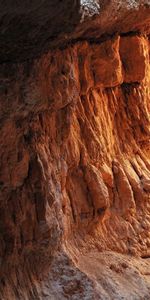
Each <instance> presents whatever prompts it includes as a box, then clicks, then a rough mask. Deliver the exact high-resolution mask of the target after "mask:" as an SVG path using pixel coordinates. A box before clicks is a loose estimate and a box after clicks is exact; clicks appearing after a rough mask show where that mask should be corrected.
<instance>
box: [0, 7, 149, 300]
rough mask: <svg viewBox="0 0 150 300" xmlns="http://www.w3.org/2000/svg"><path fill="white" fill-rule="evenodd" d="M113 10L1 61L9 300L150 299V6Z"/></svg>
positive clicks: (2, 201) (2, 279)
mask: <svg viewBox="0 0 150 300" xmlns="http://www.w3.org/2000/svg"><path fill="white" fill-rule="evenodd" d="M112 2H113V1H110V4H108V3H106V7H105V6H103V5H102V3H99V5H100V7H99V8H101V9H102V15H100V16H92V17H91V18H92V19H90V20H91V23H90V22H89V21H88V22H89V24H88V23H86V21H85V23H82V24H81V25H79V24H77V28H76V29H74V31H73V32H72V35H71V39H72V38H73V35H74V37H75V36H77V35H78V34H79V32H80V34H79V35H80V39H77V40H76V41H75V40H74V42H73V43H72V44H71V45H65V47H63V48H62V47H60V48H58V47H56V48H55V49H50V50H49V51H48V52H47V53H45V54H43V55H41V57H40V58H35V59H34V60H32V61H28V60H27V61H25V62H22V63H15V62H11V63H9V64H8V63H6V62H5V63H2V64H1V67H0V126H1V127H0V256H1V260H0V298H1V299H3V300H13V299H14V300H15V299H19V300H20V299H21V300H23V299H31V300H32V299H36V300H38V299H56V300H57V299H79V298H82V299H88V300H92V299H122V298H121V297H124V299H129V297H130V298H131V299H132V298H133V299H135V300H138V299H139V300H140V299H150V298H149V294H150V278H149V271H148V270H149V268H150V263H149V256H150V89H149V87H150V64H149V62H150V56H149V55H150V51H149V49H150V48H149V26H148V24H149V23H148V19H149V5H148V1H143V2H142V1H141V2H140V1H133V2H132V4H133V6H132V5H131V7H128V5H127V1H125V2H124V5H123V4H122V3H121V2H119V1H118V3H117V1H114V3H113V4H114V6H112ZM44 3H46V2H44ZM125 3H126V5H125ZM130 4H131V3H130ZM135 4H136V5H137V6H136V7H135ZM3 5H4V4H3ZM43 5H46V4H43ZM47 5H48V4H47ZM61 5H64V4H61ZM76 5H77V2H76ZM116 5H117V8H118V11H119V7H120V13H118V18H119V19H118V22H119V23H113V20H115V19H113V16H114V15H113V16H112V26H110V24H109V23H108V27H105V22H104V23H101V22H102V20H103V16H106V13H107V14H108V16H109V14H110V12H111V11H112V10H114V9H115V7H116ZM119 5H120V6H119ZM66 7H67V6H66ZM10 8H11V6H10ZM33 8H34V9H35V6H34V2H33ZM33 8H32V9H33ZM97 8H98V6H97ZM18 9H19V6H17V7H16V8H15V6H14V10H16V11H17V10H18ZM20 9H21V8H20ZM30 9H31V7H30ZM80 9H81V7H80ZM129 9H130V10H129ZM127 11H128V17H127V18H125V16H127V15H126V14H125V15H124V12H127ZM37 12H38V9H37ZM68 12H69V11H68ZM28 13H29V11H28ZM41 13H42V11H41ZM88 14H89V13H88ZM91 14H92V12H91ZM75 15H76V14H75ZM29 16H30V14H29ZM123 16H124V18H123ZM133 16H134V19H133V20H132V21H130V18H131V17H133ZM141 16H142V17H141ZM76 17H77V15H76ZM121 17H122V19H120V18H121ZM142 18H143V19H142ZM85 19H86V16H85ZM36 20H37V19H36ZM121 20H122V22H121ZM60 21H61V20H60ZM133 21H134V22H133ZM126 22H128V26H127V28H126V24H127V23H126ZM84 24H85V28H88V27H87V26H91V29H90V30H91V31H90V32H89V33H88V34H89V36H91V33H92V30H94V32H95V33H93V36H94V40H89V39H87V38H86V35H88V34H87V32H85V31H84V35H83V36H84V38H83V39H84V40H82V38H81V37H83V36H82V34H83V31H82V29H83V27H84ZM93 24H95V25H93ZM117 24H119V25H117ZM137 24H138V25H137ZM102 25H103V26H102ZM17 26H18V23H17ZM80 26H81V27H80ZM82 26H83V27H82ZM95 26H96V27H95ZM109 26H110V27H109ZM115 26H120V27H119V28H120V30H122V31H121V32H122V33H124V32H125V31H126V30H127V31H129V32H128V33H126V34H125V35H124V34H123V35H122V34H120V32H118V30H115V29H114V28H118V27H115ZM121 26H122V27H121ZM66 28H67V27H66ZM95 28H99V30H100V32H99V35H98V36H97V33H98V31H97V29H96V31H95ZM108 28H109V29H110V28H111V31H112V32H113V33H114V34H113V36H108V33H109V30H107V29H108ZM123 28H124V29H123ZM125 28H126V30H125ZM137 28H138V32H137ZM133 29H134V30H133ZM62 30H63V29H62ZM132 30H133V31H134V32H132V34H131V31H132ZM103 31H104V32H106V34H107V38H106V39H103V38H102V32H103ZM116 31H117V32H116ZM16 32H17V31H16ZM46 32H47V33H48V31H47V30H46ZM56 40H58V42H59V43H60V39H59V38H58V39H56ZM44 41H45V40H43V43H44ZM16 45H17V46H16V47H17V49H20V50H21V48H18V47H19V46H18V44H16ZM62 45H63V43H62V44H61V46H62ZM27 48H28V47H27ZM31 48H32V47H31ZM2 49H5V48H4V47H2ZM20 50H17V51H20ZM13 51H14V50H12V51H8V57H9V55H10V58H12V60H13V58H14V61H15V59H16V58H15V57H14V54H13ZM39 53H40V52H39ZM36 54H37V53H36ZM32 55H34V51H33V52H32ZM29 56H30V54H29ZM18 57H20V58H19V59H21V56H18ZM25 57H26V56H24V54H23V58H24V59H25ZM2 60H3V56H2ZM105 251H106V252H105ZM112 251H115V252H116V254H115V253H114V252H112ZM120 253H122V254H123V255H121V254H120ZM134 256H137V257H142V258H136V259H135V258H134ZM144 258H145V260H144ZM138 259H139V261H138ZM143 260H144V261H143ZM103 264H104V265H105V267H104V270H103V271H102V273H101V272H100V271H98V270H97V268H96V266H98V269H99V270H101V269H102V267H103ZM139 264H142V266H141V267H140V266H139ZM92 268H93V269H92ZM116 274H117V275H116ZM118 274H119V275H118ZM120 274H121V275H120ZM105 276H107V279H105ZM110 276H112V279H111V277H110ZM134 276H135V277H134ZM127 278H130V280H131V282H132V283H133V286H134V288H133V289H131V286H128V287H127V289H128V291H127V290H126V284H127ZM135 278H136V280H137V282H138V283H137V282H136V280H135ZM130 289H131V293H130V292H129V290H130ZM141 297H144V298H141Z"/></svg>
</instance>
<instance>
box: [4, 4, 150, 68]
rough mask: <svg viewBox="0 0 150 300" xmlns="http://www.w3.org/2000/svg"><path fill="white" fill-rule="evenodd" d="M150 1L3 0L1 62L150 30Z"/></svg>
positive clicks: (18, 59)
mask: <svg viewBox="0 0 150 300" xmlns="http://www.w3.org/2000/svg"><path fill="white" fill-rule="evenodd" d="M149 24H150V1H149V0H145V1H142V0H140V1H136V0H134V1H128V0H125V1H121V0H120V1H114V0H111V1H107V0H106V1H101V0H99V1H98V0H94V1H91V0H88V1H85V0H64V1H60V0H56V1H53V0H45V1H43V0H32V1H23V0H21V1H19V2H18V1H17V0H14V1H12V0H6V1H0V45H1V47H0V62H1V63H2V62H10V61H11V62H12V61H21V60H27V59H30V58H34V57H36V56H39V55H40V54H42V53H43V52H45V51H47V50H48V49H50V48H52V47H60V46H66V45H68V43H73V42H75V41H76V40H85V39H88V40H93V39H102V40H103V39H105V38H107V36H109V35H112V34H115V33H126V32H132V31H133V32H134V31H136V32H138V31H139V29H140V30H142V31H143V32H145V31H146V32H147V33H149Z"/></svg>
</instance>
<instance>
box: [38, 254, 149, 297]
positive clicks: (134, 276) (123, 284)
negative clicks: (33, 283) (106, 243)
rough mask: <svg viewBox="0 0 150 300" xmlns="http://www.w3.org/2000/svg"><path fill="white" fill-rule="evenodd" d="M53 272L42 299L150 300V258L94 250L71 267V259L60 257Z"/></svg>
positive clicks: (47, 281)
mask: <svg viewBox="0 0 150 300" xmlns="http://www.w3.org/2000/svg"><path fill="white" fill-rule="evenodd" d="M52 271H53V275H52V273H50V275H49V277H48V278H47V279H46V280H45V282H44V283H43V284H42V293H41V295H40V297H41V298H40V299H44V300H45V299H46V300H49V299H51V300H65V299H69V300H78V299H83V300H123V299H124V300H149V299H150V258H145V259H142V258H135V257H133V256H128V255H122V254H118V253H115V252H112V251H106V252H102V253H99V252H98V251H92V252H90V253H88V254H84V255H80V256H78V262H77V263H75V264H71V263H70V261H69V260H68V258H67V256H65V255H62V256H61V255H60V256H58V257H57V259H56V260H55V262H54V263H53V264H52ZM58 275H59V276H58Z"/></svg>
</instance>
